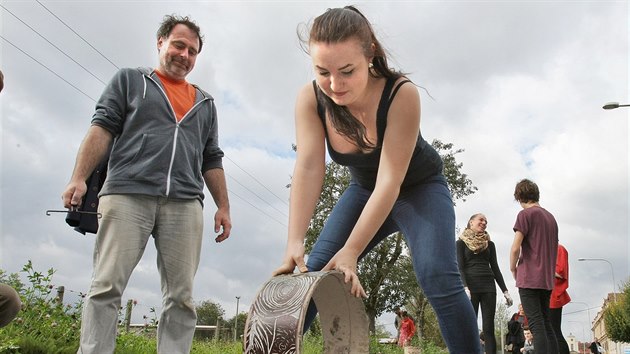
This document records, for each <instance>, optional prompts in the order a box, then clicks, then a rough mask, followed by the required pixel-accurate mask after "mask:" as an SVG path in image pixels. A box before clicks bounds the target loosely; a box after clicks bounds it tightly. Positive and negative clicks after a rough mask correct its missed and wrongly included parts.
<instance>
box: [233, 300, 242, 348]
mask: <svg viewBox="0 0 630 354" xmlns="http://www.w3.org/2000/svg"><path fill="white" fill-rule="evenodd" d="M240 299H241V297H240V296H237V297H236V316H235V317H234V341H235V342H236V332H237V331H238V300H240Z"/></svg>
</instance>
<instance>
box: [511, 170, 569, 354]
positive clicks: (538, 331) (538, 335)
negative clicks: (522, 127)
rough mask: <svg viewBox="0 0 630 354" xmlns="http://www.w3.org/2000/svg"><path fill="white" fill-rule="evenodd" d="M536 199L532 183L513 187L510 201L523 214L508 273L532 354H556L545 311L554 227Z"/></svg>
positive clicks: (555, 234) (555, 237)
mask: <svg viewBox="0 0 630 354" xmlns="http://www.w3.org/2000/svg"><path fill="white" fill-rule="evenodd" d="M539 198H540V192H539V190H538V186H537V185H536V183H534V182H532V181H530V180H528V179H523V180H521V181H520V182H518V183H517V184H516V187H515V189H514V199H516V201H517V202H519V203H520V204H521V207H522V208H523V210H521V211H520V212H519V213H518V216H517V217H516V222H515V223H514V233H515V235H514V242H513V243H512V249H511V251H510V271H511V272H512V275H513V276H514V279H515V280H516V287H517V288H518V291H519V295H520V297H521V303H522V304H523V309H524V310H525V315H526V316H527V319H528V321H529V328H530V329H531V331H532V334H533V335H534V347H535V348H536V354H546V353H558V343H557V342H556V335H555V333H554V331H553V327H552V325H551V315H550V311H549V299H550V297H551V290H552V289H553V284H554V272H555V269H556V256H557V253H558V223H557V222H556V219H555V218H554V216H553V215H552V214H551V213H550V212H548V211H547V210H546V209H544V208H542V207H541V206H540V204H539V203H538V201H539Z"/></svg>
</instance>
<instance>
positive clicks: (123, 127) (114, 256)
mask: <svg viewBox="0 0 630 354" xmlns="http://www.w3.org/2000/svg"><path fill="white" fill-rule="evenodd" d="M202 45H203V38H202V36H201V34H200V29H199V27H198V26H197V25H196V24H195V23H194V22H193V21H191V20H190V19H189V18H188V17H179V16H165V17H164V21H163V22H162V24H161V25H160V28H159V29H158V32H157V49H158V54H159V65H158V67H157V68H156V69H150V68H137V69H121V70H119V71H118V72H117V73H116V74H115V75H114V77H113V79H112V80H111V82H110V83H109V84H108V86H107V87H106V88H105V90H104V92H103V94H102V96H101V98H100V99H99V101H98V103H97V105H96V111H95V113H94V116H93V118H92V125H91V126H90V128H89V129H88V132H87V135H86V136H85V138H84V140H83V142H82V143H81V146H80V147H79V152H78V154H77V159H76V163H75V167H74V170H73V173H72V177H71V179H70V182H69V183H68V186H67V187H66V190H65V191H64V192H63V195H62V199H63V204H64V207H66V208H70V209H74V208H77V207H79V206H80V204H81V201H82V198H83V197H84V196H85V194H86V189H87V186H86V183H85V181H86V180H87V178H88V177H89V175H90V174H91V173H92V171H93V170H94V169H95V167H96V166H97V165H98V163H99V162H100V161H102V160H103V159H104V158H106V157H107V156H109V166H108V170H107V178H106V180H105V182H104V184H103V187H102V189H101V191H100V193H99V205H98V210H99V212H100V213H101V215H102V217H101V219H100V220H99V227H98V232H97V234H96V244H95V247H94V271H93V275H92V283H91V285H90V288H89V291H88V294H87V296H86V298H85V302H84V304H83V315H82V325H81V342H80V348H79V351H78V352H79V353H98V354H103V353H113V352H114V349H115V345H116V325H117V316H118V309H119V307H120V303H121V297H122V293H123V291H124V289H125V287H126V285H127V282H128V281H129V278H130V276H131V273H132V271H133V269H134V268H135V266H136V265H137V264H138V262H139V260H140V259H141V257H142V254H143V252H144V249H145V246H146V244H147V242H148V240H149V238H150V236H153V238H154V239H155V247H156V249H157V265H158V271H159V273H160V277H161V287H162V298H163V302H162V313H161V316H160V319H159V327H158V334H157V348H158V353H168V354H174V353H189V352H190V348H191V344H192V338H193V334H194V330H195V325H196V320H197V315H196V313H195V307H194V303H193V299H192V293H193V279H194V275H195V272H196V271H197V267H198V265H199V257H200V251H201V245H202V239H203V215H202V213H203V212H202V208H203V197H204V192H203V186H204V182H205V185H206V186H207V187H208V189H209V191H210V194H211V195H212V198H213V200H214V202H215V204H216V206H217V211H216V213H215V215H214V232H215V233H219V235H218V236H217V237H216V239H215V240H216V242H221V241H224V240H225V239H227V238H228V237H229V236H230V230H231V228H232V224H231V220H230V206H229V200H228V194H227V187H226V183H225V174H224V172H223V166H222V158H223V152H222V151H221V149H220V148H219V146H218V131H217V130H218V123H217V115H216V107H215V105H214V100H213V98H212V96H210V95H209V94H208V93H206V92H204V91H203V90H201V89H200V88H198V87H197V86H195V85H192V84H190V83H188V82H186V76H187V75H188V74H189V73H190V72H191V71H192V69H193V67H194V65H195V61H196V58H197V55H198V54H199V52H200V51H201V48H202ZM110 151H111V152H110ZM108 153H109V155H108Z"/></svg>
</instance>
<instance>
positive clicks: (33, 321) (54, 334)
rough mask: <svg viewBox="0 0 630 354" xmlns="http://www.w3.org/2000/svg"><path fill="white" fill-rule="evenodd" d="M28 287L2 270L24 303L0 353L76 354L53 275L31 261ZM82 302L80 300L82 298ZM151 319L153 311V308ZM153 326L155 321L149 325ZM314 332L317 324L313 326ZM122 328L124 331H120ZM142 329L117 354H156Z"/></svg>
mask: <svg viewBox="0 0 630 354" xmlns="http://www.w3.org/2000/svg"><path fill="white" fill-rule="evenodd" d="M22 273H24V275H25V278H26V279H28V282H29V283H30V284H29V285H28V286H27V285H25V284H23V283H22V281H21V280H20V277H19V276H18V274H10V275H8V274H6V272H5V271H3V270H2V269H0V282H1V283H5V284H8V285H10V286H12V287H13V288H14V289H15V290H16V291H17V292H18V293H19V294H20V298H21V299H22V304H23V307H22V310H21V311H20V312H19V313H18V315H17V317H16V318H15V319H14V320H13V322H11V323H10V324H9V325H7V326H6V327H3V328H0V354H74V353H76V352H77V349H78V347H79V333H80V320H81V316H80V313H81V307H82V304H83V302H82V301H79V303H78V304H75V305H72V306H71V305H63V304H62V303H60V301H59V300H58V299H57V298H56V297H55V296H53V294H52V291H53V288H54V286H53V285H52V277H53V274H54V273H55V271H54V270H53V269H49V270H48V271H47V272H45V273H40V272H37V271H35V270H34V269H33V265H32V263H31V261H30V260H29V261H28V263H27V264H26V265H25V266H24V267H23V268H22ZM81 297H83V295H81ZM151 311H152V312H153V314H154V316H155V315H156V314H155V309H151ZM151 322H152V323H151V324H155V323H154V322H155V321H151ZM314 327H315V328H317V327H318V326H317V324H315V325H314ZM121 328H122V327H121ZM150 328H153V326H149V327H148V328H147V329H143V330H141V331H140V333H133V332H126V331H124V330H121V331H119V334H118V336H117V338H116V352H115V353H116V354H155V353H156V343H155V335H154V330H152V329H150ZM415 344H417V345H418V346H420V347H421V348H422V353H423V354H445V353H446V351H445V350H443V349H441V348H439V347H437V346H435V345H434V344H432V343H430V342H423V343H417V342H416V343H415ZM322 348H323V339H322V336H321V330H320V331H319V332H318V331H309V332H308V333H307V334H306V335H305V336H304V345H303V354H321V352H322ZM242 352H243V345H242V343H241V342H240V341H236V342H234V341H231V340H228V341H214V340H212V339H210V340H195V341H193V346H192V350H191V353H192V354H241V353H242ZM377 353H378V354H402V353H403V350H402V348H399V347H398V346H396V345H392V344H379V343H378V340H377V338H371V339H370V354H377Z"/></svg>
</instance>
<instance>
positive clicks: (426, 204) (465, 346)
mask: <svg viewBox="0 0 630 354" xmlns="http://www.w3.org/2000/svg"><path fill="white" fill-rule="evenodd" d="M304 42H305V47H306V48H308V52H309V54H310V56H311V59H312V62H313V68H314V71H315V76H316V78H315V82H314V83H308V84H306V85H305V86H304V87H303V88H302V89H301V90H300V92H299V94H298V98H297V103H296V113H295V114H296V118H295V125H296V142H297V161H296V164H295V170H294V173H293V178H292V181H291V203H290V209H289V228H288V241H287V248H286V253H285V256H284V259H283V263H282V265H281V266H280V267H279V268H278V269H276V270H275V272H274V274H284V273H291V272H293V271H294V269H295V268H296V267H297V268H298V269H299V271H301V272H306V271H317V270H333V269H336V270H339V271H342V272H343V273H344V274H345V279H346V282H350V283H351V285H352V288H351V292H352V294H353V295H355V296H357V297H358V296H364V297H365V296H367V295H366V293H365V291H364V289H363V287H362V286H361V283H360V281H359V278H358V276H357V262H358V259H360V258H361V256H362V255H364V254H366V253H367V252H369V251H370V250H371V249H372V248H373V247H374V246H375V245H376V244H378V243H379V242H380V241H381V240H383V239H384V238H385V237H387V236H389V235H391V234H393V233H395V232H397V231H400V232H402V233H403V234H404V236H405V238H406V240H407V245H408V246H409V250H410V254H411V257H412V260H413V265H414V270H415V272H416V278H417V279H418V282H419V283H420V285H421V286H422V288H423V290H424V293H425V294H426V296H427V298H428V299H429V301H430V303H431V305H432V306H433V308H434V309H435V312H436V314H437V317H438V320H439V323H440V328H441V331H442V335H443V337H444V341H445V343H446V344H447V346H448V348H449V351H450V352H451V353H475V354H476V353H479V351H480V346H479V332H478V329H477V323H476V320H475V314H474V311H473V308H472V306H471V304H470V301H469V300H468V298H467V297H466V293H465V292H464V286H463V285H462V281H461V278H460V275H459V271H458V268H457V261H456V254H455V242H454V239H453V235H454V234H455V215H454V210H453V202H452V199H451V196H450V192H449V189H448V186H447V183H446V179H445V178H444V176H443V175H442V161H441V159H440V156H439V155H438V154H437V152H436V151H435V150H434V149H433V148H432V147H431V145H429V144H428V143H427V142H426V141H425V140H424V139H423V138H422V136H421V134H420V98H419V94H418V90H417V88H416V87H415V86H414V85H413V84H411V83H410V82H409V80H407V79H406V78H405V77H403V75H402V74H401V73H399V72H396V71H393V70H391V69H390V68H389V66H388V64H387V58H386V56H385V53H384V50H383V47H382V46H381V44H380V43H379V42H378V40H377V39H376V37H375V35H374V32H373V31H372V28H371V26H370V23H369V22H368V20H367V19H366V18H365V17H364V16H363V15H362V14H361V13H360V12H359V11H358V10H357V9H356V8H355V7H353V6H347V7H344V8H336V9H329V10H327V11H326V12H325V13H324V14H322V15H321V16H319V17H317V18H316V19H315V20H314V21H313V24H312V27H311V30H310V34H309V36H308V38H306V39H305V41H304ZM326 147H327V148H328V152H329V154H330V156H331V158H332V159H333V160H334V161H336V162H338V163H339V164H341V165H345V166H348V168H349V169H350V173H351V175H352V181H351V183H350V186H349V187H348V188H347V189H346V190H345V191H344V193H343V195H342V196H341V197H340V199H339V201H338V203H337V204H336V205H335V207H334V209H333V211H332V212H331V214H330V215H329V217H328V220H327V222H326V225H325V226H324V228H323V230H322V232H321V234H320V235H319V237H318V239H317V242H316V243H315V245H314V246H313V250H312V252H311V253H310V254H309V257H308V263H306V264H305V262H304V237H305V234H306V231H307V229H308V226H309V222H310V220H311V217H312V215H313V212H314V210H315V206H316V204H317V201H318V198H319V195H320V192H321V189H322V185H323V181H324V176H325V170H326ZM314 315H315V309H314V307H312V308H311V311H310V312H309V315H308V318H307V320H306V323H307V325H308V323H309V321H310V320H311V319H312V317H314Z"/></svg>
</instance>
